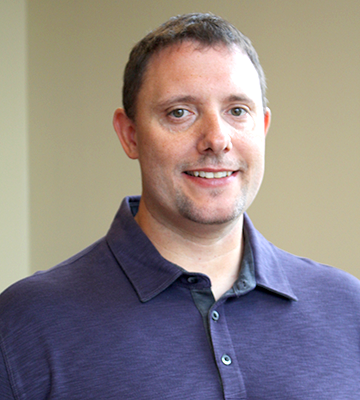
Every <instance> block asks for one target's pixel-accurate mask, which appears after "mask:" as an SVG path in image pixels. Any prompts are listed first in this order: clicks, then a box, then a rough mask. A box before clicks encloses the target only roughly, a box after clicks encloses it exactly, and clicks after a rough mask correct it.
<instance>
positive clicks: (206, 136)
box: [197, 114, 232, 154]
mask: <svg viewBox="0 0 360 400" xmlns="http://www.w3.org/2000/svg"><path fill="white" fill-rule="evenodd" d="M197 149H198V152H199V153H200V154H208V153H214V154H220V153H221V152H228V151H230V150H231V149H232V142H231V129H230V126H229V125H228V124H227V123H226V122H225V121H224V120H223V119H222V118H221V116H220V115H217V114H211V115H204V116H203V117H202V119H201V123H200V135H199V140H198V143H197Z"/></svg>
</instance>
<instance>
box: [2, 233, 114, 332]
mask: <svg viewBox="0 0 360 400" xmlns="http://www.w3.org/2000/svg"><path fill="white" fill-rule="evenodd" d="M119 271H120V268H118V264H117V262H116V260H115V259H114V257H113V256H112V254H111V252H110V251H109V249H108V246H107V244H106V241H105V240H104V239H101V240H99V241H97V242H95V243H94V244H92V245H91V246H89V247H88V248H86V249H84V250H83V251H81V252H80V253H78V254H76V255H75V256H73V257H71V258H69V259H68V260H66V261H64V262H62V263H60V264H58V265H57V266H55V267H53V268H51V269H49V270H46V271H39V272H36V273H35V274H34V275H32V276H29V277H27V278H25V279H22V280H20V281H18V282H16V283H15V284H13V285H12V286H10V287H9V288H8V289H6V290H5V291H4V292H3V293H2V294H1V295H0V320H1V321H2V322H4V321H6V320H7V318H9V319H11V320H14V319H16V316H20V315H25V314H26V315H27V318H28V315H29V314H30V313H31V314H34V313H38V314H41V313H43V312H45V311H46V310H49V308H51V307H56V306H59V304H70V303H71V301H73V300H74V299H77V298H80V297H83V296H86V295H87V294H88V293H91V291H93V292H96V291H97V290H99V288H101V287H102V281H103V280H104V279H109V280H110V281H111V279H112V278H113V276H112V274H118V273H119ZM0 326H1V322H0Z"/></svg>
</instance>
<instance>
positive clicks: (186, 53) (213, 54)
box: [138, 41, 262, 102]
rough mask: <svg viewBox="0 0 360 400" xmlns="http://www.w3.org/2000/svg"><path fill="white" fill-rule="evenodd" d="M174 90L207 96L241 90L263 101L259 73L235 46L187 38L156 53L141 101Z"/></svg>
mask: <svg viewBox="0 0 360 400" xmlns="http://www.w3.org/2000/svg"><path fill="white" fill-rule="evenodd" d="M173 92H184V93H182V94H191V95H199V96H205V97H206V96H209V95H215V94H217V95H219V96H220V95H222V94H224V95H225V94H226V95H227V96H229V95H236V94H237V92H241V94H243V93H244V94H246V95H247V96H250V97H252V98H253V100H254V102H257V101H260V102H262V99H261V88H260V81H259V76H258V73H257V71H256V69H255V67H254V65H253V64H252V62H251V60H250V59H249V57H248V56H247V55H246V54H245V53H244V52H243V51H242V49H240V48H239V47H238V46H236V45H233V46H231V47H227V46H225V45H217V46H216V47H208V46H206V47H205V46H202V45H201V44H199V43H196V42H195V43H194V42H190V41H185V42H183V43H180V44H175V45H172V46H169V47H166V48H164V49H162V50H160V51H159V52H158V53H156V54H154V55H153V56H152V58H151V59H150V60H149V63H148V66H147V69H146V72H145V74H144V78H143V83H142V87H141V89H140V92H139V99H138V100H139V101H141V98H144V97H145V98H146V100H147V101H150V100H151V99H153V98H154V97H155V98H156V97H163V96H165V97H166V96H167V95H171V94H172V93H173ZM190 92H191V93H190ZM231 92H234V93H231Z"/></svg>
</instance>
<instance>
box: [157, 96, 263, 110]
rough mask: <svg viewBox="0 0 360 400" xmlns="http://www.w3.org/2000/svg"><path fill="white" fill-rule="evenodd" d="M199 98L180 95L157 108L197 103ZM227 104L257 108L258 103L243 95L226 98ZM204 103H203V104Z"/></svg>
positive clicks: (163, 102) (165, 101) (162, 102)
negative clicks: (236, 103) (243, 104)
mask: <svg viewBox="0 0 360 400" xmlns="http://www.w3.org/2000/svg"><path fill="white" fill-rule="evenodd" d="M198 101H199V100H198V98H197V97H195V96H192V95H184V96H182V95H179V96H173V97H170V98H169V99H166V100H164V101H161V102H160V103H159V104H158V105H157V106H156V108H167V107H170V106H171V105H173V104H177V103H195V102H198ZM225 101H226V102H239V103H245V104H246V105H248V106H249V107H250V108H253V109H254V108H256V103H255V101H254V100H252V99H251V98H250V97H249V96H246V95H244V94H241V95H235V94H234V95H230V96H228V97H226V98H225ZM201 103H202V102H201Z"/></svg>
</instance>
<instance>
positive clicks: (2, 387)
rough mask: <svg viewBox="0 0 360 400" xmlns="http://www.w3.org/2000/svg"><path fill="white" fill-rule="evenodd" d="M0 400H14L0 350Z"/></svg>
mask: <svg viewBox="0 0 360 400" xmlns="http://www.w3.org/2000/svg"><path fill="white" fill-rule="evenodd" d="M0 399H1V400H14V399H15V397H14V396H13V392H12V389H11V385H10V380H9V375H8V372H7V369H6V365H5V360H4V356H3V353H2V350H1V349H0Z"/></svg>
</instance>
